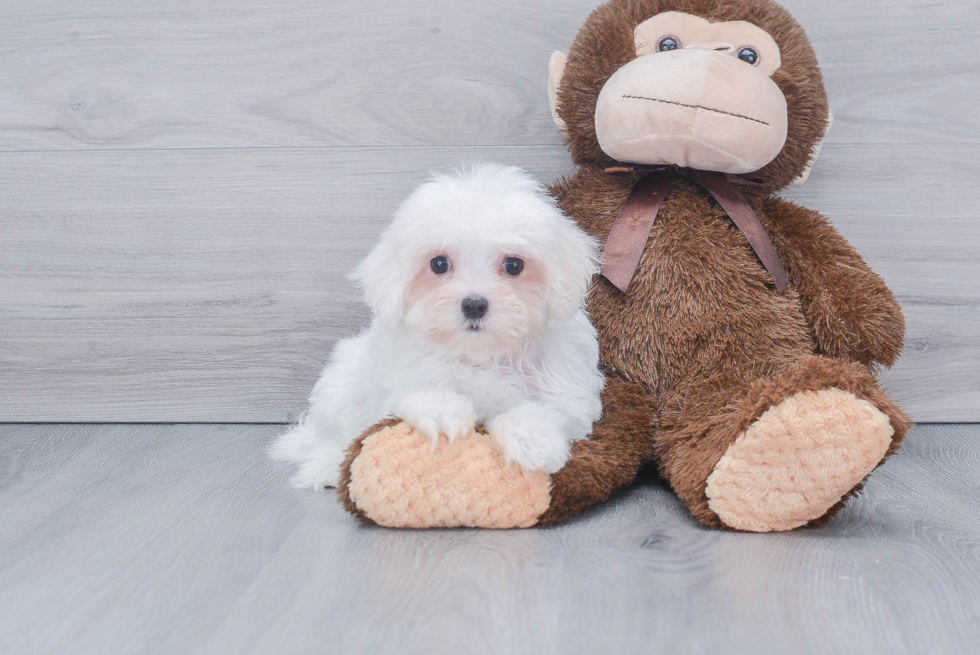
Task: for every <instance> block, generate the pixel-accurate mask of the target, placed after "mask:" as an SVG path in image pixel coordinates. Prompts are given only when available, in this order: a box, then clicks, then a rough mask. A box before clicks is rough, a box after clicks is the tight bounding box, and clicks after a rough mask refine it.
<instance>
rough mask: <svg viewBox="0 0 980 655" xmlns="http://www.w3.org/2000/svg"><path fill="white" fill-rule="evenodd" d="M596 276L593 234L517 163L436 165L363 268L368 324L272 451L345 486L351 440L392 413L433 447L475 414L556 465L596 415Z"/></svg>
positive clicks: (328, 483)
mask: <svg viewBox="0 0 980 655" xmlns="http://www.w3.org/2000/svg"><path fill="white" fill-rule="evenodd" d="M595 271H596V244H595V242H594V241H593V239H592V238H591V237H589V236H587V235H586V234H585V233H584V232H582V231H581V230H580V229H579V228H578V227H577V226H576V225H575V223H574V222H573V221H571V220H570V219H569V218H567V217H566V216H564V215H563V214H562V213H561V212H560V211H559V210H558V209H557V207H556V206H555V203H554V201H553V200H552V199H551V197H550V196H549V195H548V194H547V193H546V192H545V190H544V189H543V188H542V187H541V186H540V185H538V184H537V183H536V182H534V181H533V180H532V179H531V178H530V177H528V176H527V175H526V174H525V173H524V172H523V171H522V170H521V169H519V168H514V167H509V166H499V165H494V164H479V165H475V166H472V167H471V168H469V169H468V170H464V171H461V172H458V173H455V174H453V175H436V176H434V177H433V178H432V179H430V180H429V181H428V182H426V183H425V184H423V185H422V186H420V187H419V188H418V189H416V190H415V191H414V192H413V193H412V194H411V196H409V198H408V199H407V200H406V201H405V202H404V204H402V206H401V207H400V208H399V209H398V211H397V212H396V214H395V218H394V221H393V222H392V224H391V225H390V226H389V227H388V229H387V230H385V232H384V234H382V236H381V241H380V243H378V245H377V246H375V248H374V250H372V251H371V253H370V254H369V255H368V256H367V258H366V259H365V260H364V261H363V262H362V263H361V265H360V266H359V267H358V268H357V269H356V270H355V271H354V273H353V275H352V279H353V280H354V281H355V282H356V283H358V284H359V285H360V286H361V288H362V289H363V291H364V295H365V299H366V300H367V303H368V305H370V307H371V309H372V311H373V314H374V319H373V321H372V323H371V325H370V327H368V328H367V329H366V330H365V331H364V332H362V333H361V334H360V335H359V336H357V337H354V338H351V339H345V340H343V341H340V342H338V343H337V345H336V348H335V350H334V352H333V355H332V357H331V360H330V362H329V363H328V364H327V367H326V369H324V371H323V374H322V375H321V376H320V379H319V380H318V381H317V383H316V386H315V387H314V388H313V392H312V393H311V394H310V408H309V411H307V412H306V413H305V414H304V415H303V417H302V418H301V419H300V421H299V424H298V425H296V426H295V428H294V429H293V430H292V431H290V432H289V433H288V434H286V435H284V436H282V437H280V438H279V439H278V441H277V442H276V443H275V444H274V445H273V447H272V449H271V451H270V452H271V454H272V456H273V457H275V458H276V459H281V460H286V461H290V462H293V463H295V464H297V465H299V472H298V473H297V474H296V476H295V477H294V478H293V484H294V486H296V487H313V488H315V489H320V488H323V487H332V486H336V485H337V482H338V480H339V478H340V467H341V465H342V464H343V461H344V458H345V451H346V449H347V447H348V445H349V444H350V443H351V442H352V441H353V440H354V439H356V438H357V437H358V436H359V435H360V434H362V433H363V432H364V431H365V430H366V429H367V428H369V427H371V426H372V425H373V424H374V423H377V422H378V421H380V420H382V419H384V418H386V417H390V416H396V417H399V418H401V419H402V420H404V421H406V422H407V423H408V424H409V425H411V426H413V427H414V428H416V429H417V430H420V431H421V432H422V433H424V434H425V435H426V436H428V437H429V439H431V440H432V444H433V448H435V447H436V446H437V444H438V442H439V438H440V435H444V436H445V437H446V438H448V440H449V441H450V442H451V441H453V440H454V439H458V438H460V437H463V436H465V435H467V434H469V432H470V431H471V430H472V429H473V427H474V426H475V425H476V424H482V425H484V426H485V427H486V429H487V431H488V432H489V434H490V436H491V437H492V438H493V439H494V440H495V441H496V443H497V444H498V445H499V447H500V449H501V451H502V452H503V454H504V456H505V458H506V459H507V460H508V461H510V462H513V463H515V464H518V465H519V466H521V467H522V468H523V469H524V470H526V471H545V472H547V473H554V472H555V471H557V470H559V469H560V468H561V467H562V466H563V465H564V464H565V462H566V461H567V460H568V456H569V450H570V448H571V444H572V442H573V441H575V440H577V439H584V438H585V437H587V436H588V435H589V433H590V432H591V431H592V423H593V421H596V420H597V419H598V418H599V415H600V413H601V410H602V406H601V403H600V400H599V394H600V392H601V391H602V388H603V384H604V378H603V376H602V374H601V373H600V372H599V369H598V359H599V347H598V342H597V340H596V332H595V329H594V328H593V327H592V325H591V323H589V319H588V317H587V316H586V314H585V311H584V310H583V308H582V306H583V303H584V299H585V294H586V292H587V291H588V288H589V284H590V281H591V278H592V276H593V274H594V273H595Z"/></svg>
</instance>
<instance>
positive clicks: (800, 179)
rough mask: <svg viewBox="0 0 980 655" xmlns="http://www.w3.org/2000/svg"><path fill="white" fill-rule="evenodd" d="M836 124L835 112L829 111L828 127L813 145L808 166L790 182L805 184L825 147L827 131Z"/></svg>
mask: <svg viewBox="0 0 980 655" xmlns="http://www.w3.org/2000/svg"><path fill="white" fill-rule="evenodd" d="M833 124H834V114H833V112H827V127H825V128H824V131H823V136H822V137H820V140H819V141H817V144H816V145H815V146H813V155H812V156H811V157H810V161H809V163H807V165H806V168H804V169H803V172H802V173H800V174H799V176H798V177H797V178H796V179H795V180H793V181H792V182H790V184H803V183H804V182H806V180H807V178H808V177H810V171H811V170H813V164H814V163H815V162H816V161H817V155H819V154H820V149H821V148H822V147H823V142H824V140H825V139H826V138H827V133H828V132H830V126H831V125H833Z"/></svg>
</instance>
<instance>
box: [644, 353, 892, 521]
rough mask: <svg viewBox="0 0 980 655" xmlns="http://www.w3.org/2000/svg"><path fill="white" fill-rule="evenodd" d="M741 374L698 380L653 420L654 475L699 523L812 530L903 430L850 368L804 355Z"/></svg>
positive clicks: (865, 379)
mask: <svg viewBox="0 0 980 655" xmlns="http://www.w3.org/2000/svg"><path fill="white" fill-rule="evenodd" d="M747 377H750V376H747V375H746V374H745V373H739V374H738V376H737V378H736V377H735V376H732V377H730V378H728V379H721V378H718V379H709V380H705V381H702V382H700V383H698V385H697V387H692V388H689V389H688V390H687V393H685V394H684V395H683V397H679V398H677V399H675V400H674V401H673V402H670V403H665V406H664V409H663V413H662V415H661V429H660V430H658V432H657V434H656V442H657V443H656V448H657V454H658V458H659V462H660V466H661V471H662V472H663V474H664V476H665V477H666V478H667V479H668V481H670V483H671V486H673V488H674V490H675V491H676V492H677V494H678V496H680V498H681V499H682V500H683V501H684V503H685V504H686V505H687V507H688V508H689V509H690V510H691V512H692V513H693V514H694V516H695V517H696V518H697V519H698V520H699V521H700V522H701V523H703V524H704V525H707V526H713V527H727V528H733V529H736V530H747V531H752V532H770V531H778V530H791V529H793V528H797V527H800V526H802V525H807V524H811V525H817V524H822V523H824V522H826V521H827V520H829V519H830V517H832V516H833V515H834V514H836V513H837V512H838V511H839V510H840V508H841V507H843V505H844V502H845V501H846V500H847V499H848V498H849V497H850V496H851V495H853V494H854V493H856V492H857V491H858V490H859V489H860V487H861V485H862V483H863V481H864V479H865V478H866V477H867V476H868V474H869V473H870V472H871V471H872V470H873V469H874V468H875V467H877V466H878V465H879V464H880V463H881V462H882V461H884V459H885V458H886V457H887V456H888V455H890V454H891V453H892V452H894V451H895V450H897V448H898V445H899V443H900V442H901V441H902V439H903V438H904V436H905V433H906V432H907V431H908V429H909V427H910V425H911V424H910V421H909V419H908V418H907V417H906V416H905V414H904V413H903V412H902V411H901V410H900V409H899V408H898V407H896V406H895V405H894V404H893V403H892V402H891V401H890V400H889V399H888V398H887V396H885V394H884V393H883V392H882V391H881V389H879V388H878V385H877V383H876V382H875V380H874V378H873V376H872V375H871V374H870V373H869V372H868V370H867V369H866V368H865V367H863V366H861V365H860V364H855V363H850V362H845V361H843V360H837V359H830V358H826V357H820V356H808V357H805V358H803V359H801V360H800V361H798V362H795V363H793V364H791V365H789V366H786V367H784V368H783V369H781V370H780V371H779V372H777V373H776V374H771V373H770V374H768V375H762V374H760V375H757V376H756V377H755V378H754V379H747Z"/></svg>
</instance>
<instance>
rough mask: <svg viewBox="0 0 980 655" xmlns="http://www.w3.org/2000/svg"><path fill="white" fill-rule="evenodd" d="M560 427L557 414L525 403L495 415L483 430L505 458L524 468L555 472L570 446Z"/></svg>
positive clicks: (563, 461) (562, 462)
mask: <svg viewBox="0 0 980 655" xmlns="http://www.w3.org/2000/svg"><path fill="white" fill-rule="evenodd" d="M561 427H562V417H561V415H560V414H558V413H557V412H555V411H554V410H551V409H550V408H548V407H545V406H540V405H534V404H527V405H521V406H520V407H516V408H514V409H512V410H510V411H508V412H505V413H504V414H501V415H500V416H497V417H496V418H494V419H493V420H492V421H490V424H489V425H488V426H487V429H488V430H489V431H490V436H491V437H493V438H494V439H495V440H496V441H497V443H498V444H500V447H501V448H502V449H503V451H504V457H505V458H506V459H507V461H509V462H513V463H515V464H517V465H519V466H520V467H521V468H523V469H524V470H525V471H544V472H545V473H556V472H557V471H559V470H561V468H562V467H563V466H564V465H565V462H567V461H568V457H569V454H570V452H571V446H572V445H571V442H570V441H569V439H568V438H567V437H566V436H565V435H564V433H563V432H562V430H561Z"/></svg>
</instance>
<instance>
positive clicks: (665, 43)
mask: <svg viewBox="0 0 980 655" xmlns="http://www.w3.org/2000/svg"><path fill="white" fill-rule="evenodd" d="M679 47H681V42H680V41H678V40H677V39H676V38H675V37H673V36H665V37H664V38H662V39H660V42H659V43H657V52H667V51H668V50H677V49H678V48H679Z"/></svg>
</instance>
